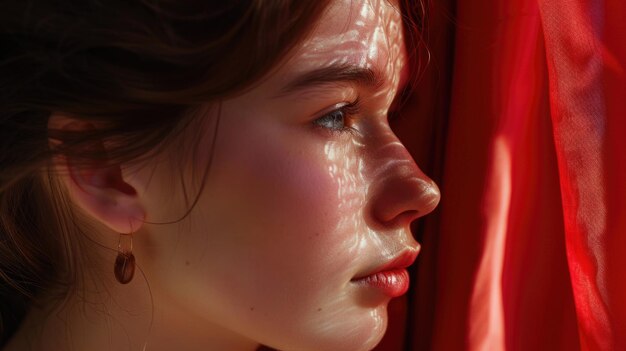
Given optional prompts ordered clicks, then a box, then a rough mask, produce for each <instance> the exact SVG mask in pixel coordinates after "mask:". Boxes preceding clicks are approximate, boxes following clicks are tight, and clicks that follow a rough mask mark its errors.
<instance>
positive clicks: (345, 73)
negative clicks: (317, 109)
mask: <svg viewBox="0 0 626 351" xmlns="http://www.w3.org/2000/svg"><path fill="white" fill-rule="evenodd" d="M333 83H351V84H356V85H360V86H364V87H367V88H371V89H378V88H380V87H381V86H382V85H383V83H384V79H383V77H382V75H381V74H380V72H379V71H375V70H372V69H371V68H365V67H359V66H354V65H341V64H334V65H330V66H327V67H323V68H319V69H315V70H312V71H309V72H306V73H303V74H301V75H299V76H297V77H296V78H294V79H293V80H292V81H290V82H289V83H287V85H285V86H284V87H283V88H282V89H281V91H280V94H279V95H289V94H293V93H295V92H298V91H301V90H304V89H310V88H313V87H319V86H323V85H328V84H333Z"/></svg>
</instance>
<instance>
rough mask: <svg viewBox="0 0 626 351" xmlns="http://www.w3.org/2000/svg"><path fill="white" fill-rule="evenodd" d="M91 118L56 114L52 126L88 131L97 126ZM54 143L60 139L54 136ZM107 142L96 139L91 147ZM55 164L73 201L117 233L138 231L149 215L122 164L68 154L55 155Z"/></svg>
mask: <svg viewBox="0 0 626 351" xmlns="http://www.w3.org/2000/svg"><path fill="white" fill-rule="evenodd" d="M94 128H95V126H94V125H93V124H92V123H90V122H85V121H80V120H77V119H72V118H69V117H66V116H63V115H59V114H52V115H51V116H50V119H49V121H48V129H49V130H51V129H55V130H60V131H87V130H90V129H94ZM50 143H51V145H55V144H57V145H58V144H59V143H60V141H58V140H52V139H50ZM105 144H106V143H105V142H104V141H102V140H94V141H93V143H90V145H89V148H90V149H91V150H94V148H97V149H98V151H104V152H103V153H104V154H106V148H105ZM54 167H55V168H56V170H57V174H59V178H60V180H61V181H62V182H63V183H64V185H65V187H66V188H67V190H68V193H69V196H70V198H71V200H72V202H73V203H74V204H75V205H76V206H78V207H79V208H80V209H82V210H83V211H84V212H85V213H86V214H88V215H90V216H91V217H93V219H95V220H97V221H99V222H101V223H102V224H104V225H106V226H107V227H109V228H110V229H111V230H113V231H115V232H117V233H132V232H135V231H137V230H138V229H139V228H140V227H141V226H142V224H143V221H144V218H145V211H144V207H143V206H142V204H141V202H140V199H139V196H138V193H137V191H136V188H135V187H134V186H133V185H131V184H129V183H128V182H127V181H126V180H125V179H124V175H123V174H122V169H121V167H120V165H116V164H113V163H111V162H109V160H106V159H104V160H92V161H91V160H87V161H85V160H82V161H81V162H78V160H76V159H72V158H70V157H67V156H61V157H58V158H56V159H55V165H54Z"/></svg>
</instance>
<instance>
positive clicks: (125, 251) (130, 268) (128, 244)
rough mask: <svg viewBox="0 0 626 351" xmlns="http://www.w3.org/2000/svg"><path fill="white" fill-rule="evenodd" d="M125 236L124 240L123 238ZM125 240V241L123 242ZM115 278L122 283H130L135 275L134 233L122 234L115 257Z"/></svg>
mask: <svg viewBox="0 0 626 351" xmlns="http://www.w3.org/2000/svg"><path fill="white" fill-rule="evenodd" d="M122 237H124V240H122ZM122 241H124V243H122ZM114 271H115V278H116V279H117V281H118V282H120V283H121V284H128V283H129V282H130V281H131V280H133V276H134V275H135V256H134V255H133V235H132V233H129V234H120V240H119V242H118V244H117V258H116V259H115V269H114Z"/></svg>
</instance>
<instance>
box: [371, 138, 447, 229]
mask: <svg viewBox="0 0 626 351" xmlns="http://www.w3.org/2000/svg"><path fill="white" fill-rule="evenodd" d="M371 167H372V173H371V174H372V178H371V186H370V191H369V192H368V193H369V198H368V201H369V206H368V208H369V214H370V216H371V219H372V221H373V224H374V225H376V226H384V227H403V226H407V227H408V225H409V224H410V223H411V222H412V221H413V220H415V219H417V218H419V217H421V216H424V215H426V214H428V213H430V212H431V211H432V210H434V209H435V207H436V206H437V204H438V203H439V199H440V193H439V188H438V187H437V185H436V184H435V182H434V181H433V180H432V179H430V178H429V177H428V176H426V175H425V174H424V173H423V172H422V171H421V169H420V168H419V167H418V165H417V164H416V163H415V161H414V160H413V158H412V157H411V155H410V153H409V152H408V150H407V149H406V148H405V147H404V145H402V143H401V142H400V141H399V140H398V139H397V138H396V137H395V136H393V138H387V141H386V142H385V143H384V144H382V145H381V144H379V145H378V146H377V147H376V148H375V150H372V153H371Z"/></svg>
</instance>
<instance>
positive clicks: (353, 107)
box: [313, 98, 360, 135]
mask: <svg viewBox="0 0 626 351" xmlns="http://www.w3.org/2000/svg"><path fill="white" fill-rule="evenodd" d="M359 112H360V100H359V98H357V99H356V100H354V101H353V102H351V103H348V104H345V105H343V106H340V107H338V108H336V109H334V110H332V111H330V112H328V113H326V114H325V115H323V116H322V117H320V118H318V119H316V120H315V121H314V122H313V123H314V124H315V126H316V127H318V128H321V129H324V130H325V131H327V132H329V133H332V134H346V133H350V134H353V135H355V134H358V130H356V129H354V128H353V127H349V126H344V127H342V128H331V127H326V126H324V125H322V124H321V123H320V121H325V120H326V121H331V122H332V116H333V115H334V114H336V113H342V114H343V119H344V124H345V123H347V122H348V120H349V119H351V118H352V117H353V116H355V115H358V114H359ZM329 117H330V118H329Z"/></svg>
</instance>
